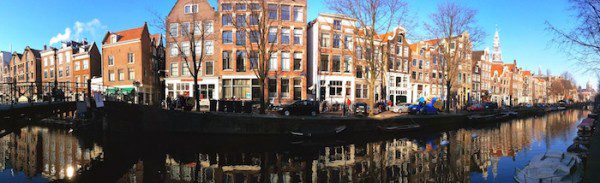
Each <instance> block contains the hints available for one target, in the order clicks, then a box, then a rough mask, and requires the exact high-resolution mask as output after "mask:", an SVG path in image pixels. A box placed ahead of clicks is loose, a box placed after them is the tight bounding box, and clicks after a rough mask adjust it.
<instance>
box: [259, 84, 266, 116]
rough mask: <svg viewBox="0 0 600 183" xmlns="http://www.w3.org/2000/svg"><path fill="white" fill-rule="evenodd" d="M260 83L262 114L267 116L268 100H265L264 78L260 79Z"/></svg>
mask: <svg viewBox="0 0 600 183" xmlns="http://www.w3.org/2000/svg"><path fill="white" fill-rule="evenodd" d="M258 81H259V84H260V114H265V113H266V110H267V109H266V108H267V103H266V101H267V100H265V97H266V96H265V88H266V87H265V80H264V78H259V79H258ZM267 96H268V95H267Z"/></svg>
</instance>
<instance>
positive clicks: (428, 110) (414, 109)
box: [408, 103, 438, 115]
mask: <svg viewBox="0 0 600 183" xmlns="http://www.w3.org/2000/svg"><path fill="white" fill-rule="evenodd" d="M408 113H409V114H425V115H435V114H437V113H438V110H437V109H436V108H435V107H433V105H426V104H424V103H420V104H413V105H410V106H409V107H408Z"/></svg>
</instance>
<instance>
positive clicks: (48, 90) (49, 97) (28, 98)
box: [0, 82, 89, 105]
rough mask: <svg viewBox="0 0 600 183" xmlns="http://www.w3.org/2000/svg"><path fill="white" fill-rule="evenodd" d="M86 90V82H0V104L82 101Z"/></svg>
mask: <svg viewBox="0 0 600 183" xmlns="http://www.w3.org/2000/svg"><path fill="white" fill-rule="evenodd" d="M88 90H89V84H88V83H77V82H11V83H0V105H15V104H22V103H30V104H32V103H40V102H64V101H82V100H84V97H85V96H87V95H88Z"/></svg>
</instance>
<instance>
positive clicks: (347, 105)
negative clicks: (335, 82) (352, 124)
mask: <svg viewBox="0 0 600 183" xmlns="http://www.w3.org/2000/svg"><path fill="white" fill-rule="evenodd" d="M351 104H352V101H350V99H349V98H346V110H347V111H346V113H347V114H349V113H350V105H351Z"/></svg>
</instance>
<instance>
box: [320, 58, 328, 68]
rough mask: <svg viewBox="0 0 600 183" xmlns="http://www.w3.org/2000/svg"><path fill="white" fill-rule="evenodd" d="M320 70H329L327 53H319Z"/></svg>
mask: <svg viewBox="0 0 600 183" xmlns="http://www.w3.org/2000/svg"><path fill="white" fill-rule="evenodd" d="M321 71H329V55H321Z"/></svg>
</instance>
